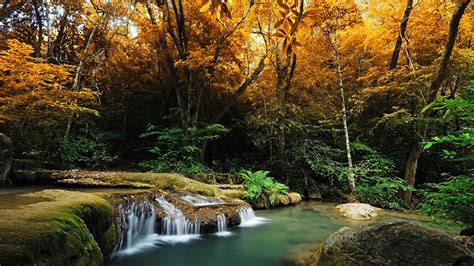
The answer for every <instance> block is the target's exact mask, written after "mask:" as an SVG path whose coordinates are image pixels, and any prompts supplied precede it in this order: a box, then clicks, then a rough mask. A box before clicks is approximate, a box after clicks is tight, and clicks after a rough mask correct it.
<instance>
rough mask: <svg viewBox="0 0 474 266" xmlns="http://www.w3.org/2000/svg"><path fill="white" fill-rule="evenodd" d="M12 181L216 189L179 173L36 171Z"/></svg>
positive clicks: (215, 191)
mask: <svg viewBox="0 0 474 266" xmlns="http://www.w3.org/2000/svg"><path fill="white" fill-rule="evenodd" d="M13 181H14V182H16V183H20V184H25V183H26V184H47V185H59V186H65V187H100V188H150V189H156V190H162V191H168V192H182V191H186V192H190V193H197V194H201V195H206V196H211V197H214V196H216V195H217V194H218V189H217V188H215V187H213V186H211V185H208V184H204V183H201V182H198V181H196V180H193V179H190V178H187V177H185V176H183V175H180V174H166V173H139V172H105V171H104V172H99V171H49V170H38V171H34V172H31V171H30V172H28V173H24V175H23V176H18V177H16V179H15V180H13Z"/></svg>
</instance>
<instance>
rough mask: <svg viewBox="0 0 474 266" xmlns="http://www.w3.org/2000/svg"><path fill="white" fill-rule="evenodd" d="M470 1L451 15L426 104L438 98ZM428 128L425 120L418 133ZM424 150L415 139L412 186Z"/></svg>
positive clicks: (408, 174) (408, 170) (408, 175)
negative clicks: (461, 22)
mask: <svg viewBox="0 0 474 266" xmlns="http://www.w3.org/2000/svg"><path fill="white" fill-rule="evenodd" d="M470 2H471V1H470V0H463V1H460V2H458V3H457V4H456V10H455V11H454V13H453V15H452V17H451V22H450V23H449V33H448V37H447V40H446V44H445V47H444V51H443V54H442V56H441V61H440V62H439V65H438V67H437V69H436V73H435V75H434V77H433V81H432V82H431V85H430V88H429V95H428V99H427V101H426V104H430V103H432V102H433V101H434V100H435V99H436V96H437V95H438V93H439V89H440V87H441V84H442V83H443V81H444V79H445V77H446V72H447V68H448V65H449V60H450V59H451V54H452V53H453V48H454V44H455V43H456V37H457V35H458V29H459V23H460V21H461V19H462V16H463V14H464V12H465V10H466V8H467V7H468V5H469V4H470ZM427 130H428V125H427V124H426V122H424V124H423V125H422V126H421V127H420V128H419V129H418V131H417V134H418V135H419V136H420V137H421V138H422V139H423V138H424V137H425V136H426V134H427ZM422 151H423V149H422V144H421V143H420V142H419V141H418V140H415V142H414V144H413V145H412V148H411V150H410V154H409V156H408V159H407V162H406V167H405V182H406V183H407V184H408V185H410V186H414V185H415V177H416V171H417V167H418V160H419V158H420V155H421V153H422ZM411 196H412V192H411V191H406V192H404V193H403V198H404V199H405V200H406V201H410V200H411Z"/></svg>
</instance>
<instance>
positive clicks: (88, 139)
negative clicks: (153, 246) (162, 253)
mask: <svg viewBox="0 0 474 266" xmlns="http://www.w3.org/2000/svg"><path fill="white" fill-rule="evenodd" d="M0 3H1V4H2V9H1V11H0V140H1V141H0V142H1V143H0V149H3V150H4V151H3V153H2V154H3V155H1V156H0V163H2V164H3V166H2V169H1V171H2V172H1V173H0V174H1V175H0V183H3V184H5V185H6V186H7V187H8V186H9V187H17V186H19V185H20V184H21V185H20V186H24V185H31V184H36V185H51V184H53V183H54V184H56V185H57V184H59V183H61V184H62V186H64V185H65V184H68V185H71V184H73V185H74V187H76V186H79V187H83V186H84V187H90V186H92V187H103V186H108V185H107V184H109V183H113V187H121V188H123V187H134V188H135V187H140V188H143V186H141V185H137V183H140V184H142V183H146V184H148V185H149V184H153V185H152V187H154V188H155V187H157V188H158V187H159V186H162V184H161V183H160V184H159V185H158V183H159V182H161V181H156V180H151V181H150V180H148V179H147V181H144V179H143V178H145V177H144V176H143V177H142V175H140V173H146V175H148V174H150V175H155V174H156V175H157V177H156V178H158V179H159V176H161V175H168V174H176V175H177V176H180V177H181V176H182V177H183V178H186V180H188V179H189V180H190V181H189V182H197V183H196V184H198V183H199V184H201V183H203V186H204V185H205V186H206V189H207V187H208V186H209V188H212V189H217V190H216V191H218V192H216V193H217V194H215V193H214V194H211V195H209V193H207V194H206V193H204V194H206V196H213V197H216V198H221V199H224V200H225V199H226V197H229V198H240V199H242V200H244V201H246V202H249V203H250V205H251V206H252V207H254V208H256V209H262V208H263V209H268V208H273V207H276V206H282V205H288V203H290V205H292V204H291V203H294V202H293V201H294V199H293V198H292V195H293V194H292V193H294V194H295V195H297V197H299V200H297V201H298V202H299V201H300V200H301V199H303V200H322V201H324V202H339V203H341V202H349V203H366V204H370V205H371V206H375V207H378V208H383V209H387V210H395V211H398V212H402V213H413V214H416V215H423V216H426V217H432V219H434V220H435V221H437V222H438V223H447V224H450V225H451V226H458V227H459V230H462V229H465V231H466V230H471V233H470V234H471V235H472V228H473V227H474V176H473V169H474V168H473V161H474V160H473V152H474V150H473V149H474V148H473V147H474V146H473V144H474V128H473V119H474V102H473V101H474V47H473V46H474V44H473V41H474V40H473V38H474V5H473V3H472V1H470V0H403V1H399V0H152V1H150V0H146V1H145V0H143V1H140V0H135V1H132V0H124V1H116V0H96V1H95V0H91V1H82V0H69V1H65V0H4V1H1V2H0ZM8 147H9V148H8ZM5 154H9V155H8V156H7V155H5ZM38 164H39V165H40V166H38ZM31 165H33V166H31ZM32 168H34V169H35V172H34V174H32V173H31V172H32V171H31V169H32ZM38 168H41V169H42V170H41V171H43V170H44V169H46V170H44V172H41V173H39V172H38V171H36V170H37V169H38ZM25 171H29V172H28V173H29V174H25V173H26V172H25ZM49 171H53V172H55V173H56V172H58V173H66V174H67V175H72V176H73V177H71V176H68V177H67V178H66V177H64V179H61V180H59V179H58V178H59V177H58V176H59V175H61V174H52V176H53V177H50V176H48V177H44V176H45V175H47V174H45V173H46V172H47V173H50V172H49ZM117 172H123V173H127V174H130V175H135V174H136V175H138V176H139V177H137V179H133V180H132V179H131V177H130V178H128V177H122V176H121V178H123V180H122V179H120V182H125V183H117V184H115V183H114V182H116V180H115V179H114V181H111V180H112V179H111V178H109V177H104V178H105V179H104V178H102V177H100V178H99V177H97V176H99V174H94V175H91V176H88V175H87V174H84V175H85V176H84V177H82V176H81V175H82V174H83V173H103V174H104V175H108V174H110V173H117ZM71 173H73V174H71ZM152 173H153V174H152ZM124 175H125V174H124ZM143 175H145V174H143ZM51 178H52V179H51ZM101 178H102V179H101ZM147 178H148V177H147ZM45 180H47V181H45ZM51 180H54V182H53V181H51ZM58 180H59V181H58ZM160 180H161V179H160ZM56 182H59V183H56ZM117 182H119V181H117ZM127 182H128V183H127ZM147 182H148V183H147ZM150 182H151V183H150ZM187 182H188V181H187ZM177 183H179V182H178V181H173V182H172V185H169V184H167V185H163V186H164V188H161V187H160V191H162V190H164V191H167V190H170V191H171V190H172V191H175V192H176V191H181V188H173V189H171V186H178V185H176V184H177ZM104 184H105V185H104ZM186 184H194V183H186ZM109 185H110V184H109ZM148 185H147V186H148ZM147 186H145V187H147ZM189 186H190V185H186V187H185V189H184V190H185V191H188V192H191V193H198V194H203V193H200V192H198V191H197V190H199V189H197V188H196V187H193V190H192V191H191V190H188V188H189ZM193 186H194V185H193ZM196 186H198V185H196ZM203 189H204V188H203ZM199 191H201V190H199ZM289 191H291V192H289ZM221 192H222V193H223V194H222V195H225V196H222V197H221V196H219V195H221V194H220V193H221ZM36 193H40V192H36ZM41 193H42V192H41ZM64 193H66V192H64ZM68 193H83V192H68ZM239 193H241V194H239ZM237 194H238V195H240V196H236V195H237ZM57 195H59V194H58V193H56V194H55V196H54V197H57ZM70 197H73V196H68V197H66V198H70ZM170 197H171V198H173V197H174V196H170V195H168V196H166V197H165V198H166V199H167V200H168V201H169V202H171V203H173V204H175V205H176V204H177V203H174V201H173V200H170ZM285 197H286V201H287V203H286V204H285V200H284V199H283V198H285ZM83 198H85V197H83ZM0 199H1V193H0ZM157 201H158V203H160V200H159V198H158V199H157ZM1 202H2V201H1V200H0V206H1ZM127 202H128V201H127ZM154 204H157V203H156V202H155V203H154ZM206 204H207V203H206ZM305 204H306V203H305ZM112 205H113V204H112ZM113 206H115V205H113ZM140 206H142V205H140ZM161 206H162V207H163V208H164V210H165V212H166V210H167V209H166V207H165V204H163V203H161ZM176 206H178V205H176ZM206 206H207V205H206ZM68 208H69V207H68ZM141 208H143V206H142V207H141ZM291 208H293V207H291ZM182 210H183V213H184V216H186V217H188V216H187V215H188V214H187V213H186V212H185V211H184V209H182ZM276 211H281V212H283V211H284V210H283V209H281V210H276ZM221 214H222V215H224V220H225V221H226V224H228V225H229V226H231V223H232V218H231V216H227V212H223V213H221ZM221 214H218V215H217V216H216V217H217V220H216V223H217V222H219V217H220V216H219V215H221ZM239 214H240V221H241V224H242V223H243V220H244V219H246V218H245V217H247V216H245V215H246V214H245V215H243V214H242V213H241V212H239ZM157 215H158V214H157ZM269 215H270V214H269ZM80 217H81V218H82V216H80ZM173 217H174V216H173ZM257 218H258V217H257ZM174 219H178V218H176V217H174V218H172V221H175V222H176V221H178V220H174ZM269 219H273V218H269ZM275 219H276V218H275ZM125 220H126V219H125ZM84 221H85V223H86V224H87V225H89V224H88V222H87V220H84ZM186 221H187V220H186ZM220 225H222V224H220ZM203 226H204V225H202V226H200V228H201V229H200V230H201V231H202V230H205V229H203V228H205V227H203ZM216 226H218V224H216ZM115 227H117V224H115ZM163 228H164V227H163ZM186 228H187V227H186ZM218 228H221V227H218ZM262 228H263V227H262ZM469 228H471V229H469ZM89 229H90V228H89ZM221 229H222V228H221ZM221 229H216V230H218V232H220V231H219V230H221ZM162 230H164V229H162ZM206 230H207V229H206ZM256 230H257V229H256ZM261 230H264V229H261ZM331 230H332V229H331ZM459 230H458V231H459ZM90 231H91V232H92V235H93V237H94V238H95V239H96V240H97V236H96V235H95V233H94V232H95V231H94V230H92V229H90ZM333 231H336V230H333ZM197 232H198V234H199V233H202V232H199V230H198V231H197ZM185 233H186V232H185ZM162 234H163V233H162ZM239 234H240V232H239ZM120 235H121V234H120V232H118V233H117V237H119V236H120ZM0 236H1V235H0ZM129 237H130V236H129ZM129 237H128V238H127V237H125V238H124V239H128V240H131V239H130V238H129ZM471 241H472V240H471ZM97 243H98V247H99V248H100V250H101V252H102V253H101V256H103V257H104V258H105V257H107V255H106V253H107V252H104V249H105V248H103V246H102V242H101V241H99V240H97ZM115 243H117V242H115ZM120 243H121V242H120ZM119 246H121V244H120V245H119ZM0 247H1V245H0ZM117 247H118V246H116V247H115V249H116V250H115V251H117ZM471 248H472V247H471ZM176 252H177V251H176ZM242 252H244V251H242ZM99 253H100V252H99ZM41 254H42V253H41ZM113 254H115V253H113ZM471 256H472V253H471ZM2 258H3V257H2V256H1V255H0V264H1V263H2ZM15 258H17V257H15ZM40 258H41V259H44V258H43V257H41V256H40V257H35V259H40ZM471 258H472V257H471ZM48 259H51V258H48ZM324 259H325V258H321V259H320V260H319V264H317V262H316V264H317V265H331V263H329V261H326V263H327V264H324V263H321V261H324ZM326 259H327V258H326ZM14 261H15V260H14ZM18 261H19V263H20V264H22V263H23V262H24V263H29V262H31V261H28V260H24V261H22V260H16V262H18ZM33 261H35V260H34V259H33ZM38 261H40V262H42V263H44V262H48V260H43V261H41V260H38ZM65 261H68V260H65ZM107 261H108V260H106V264H107V263H109V264H110V265H127V264H126V263H125V262H124V261H121V262H120V261H113V260H112V261H110V260H109V261H108V262H107ZM392 261H393V260H392ZM35 262H36V261H35ZM69 262H71V261H69ZM172 262H173V261H172V260H169V261H168V262H167V263H168V265H172V264H173V263H172ZM174 262H175V263H176V261H174ZM4 263H5V265H9V264H8V260H5V261H4ZM74 263H76V262H74ZM81 263H82V262H81ZM81 263H79V262H78V265H81ZM120 263H123V264H120ZM128 263H130V262H128ZM221 263H222V262H221ZM255 263H257V259H255ZM260 263H263V262H260ZM40 264H41V263H40ZM145 264H146V263H144V264H143V265H145ZM165 264H166V263H165ZM272 264H273V265H274V263H270V264H269V265H272ZM316 264H311V263H308V265H316ZM84 265H91V264H88V263H85V264H84ZM136 265H139V264H136ZM189 265H191V264H189ZM221 265H222V264H221ZM250 265H253V264H250ZM256 265H265V264H256ZM466 265H467V264H466Z"/></svg>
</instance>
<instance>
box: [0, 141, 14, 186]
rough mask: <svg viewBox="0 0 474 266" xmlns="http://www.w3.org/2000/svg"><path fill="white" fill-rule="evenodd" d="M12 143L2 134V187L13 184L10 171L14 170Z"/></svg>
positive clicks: (0, 143) (0, 179)
mask: <svg viewBox="0 0 474 266" xmlns="http://www.w3.org/2000/svg"><path fill="white" fill-rule="evenodd" d="M12 154H13V152H12V141H11V139H10V138H9V137H8V136H7V135H5V134H3V133H0V185H4V184H7V183H11V181H10V178H9V176H10V171H11V168H12Z"/></svg>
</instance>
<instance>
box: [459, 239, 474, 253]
mask: <svg viewBox="0 0 474 266" xmlns="http://www.w3.org/2000/svg"><path fill="white" fill-rule="evenodd" d="M454 239H455V240H457V241H459V243H461V244H463V245H464V246H465V247H467V248H468V249H470V250H471V251H473V252H474V236H457V237H455V238H454Z"/></svg>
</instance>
